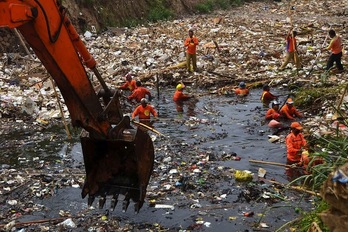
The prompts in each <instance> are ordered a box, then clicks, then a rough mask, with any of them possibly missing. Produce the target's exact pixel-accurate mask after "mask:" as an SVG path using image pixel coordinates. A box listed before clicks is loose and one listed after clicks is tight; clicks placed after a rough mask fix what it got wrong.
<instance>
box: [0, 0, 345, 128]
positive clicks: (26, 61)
mask: <svg viewBox="0 0 348 232" xmlns="http://www.w3.org/2000/svg"><path fill="white" fill-rule="evenodd" d="M294 4H296V5H294V6H293V7H292V8H291V10H290V11H289V4H288V3H287V2H257V3H255V2H253V3H247V4H245V5H244V6H242V8H239V7H237V8H235V9H232V10H230V11H226V12H224V11H220V12H216V13H214V14H212V15H199V16H192V17H190V18H189V19H178V20H174V21H169V22H160V23H153V24H149V25H148V26H146V27H145V26H139V27H136V28H124V29H122V30H116V29H115V30H112V28H111V29H110V30H109V31H107V32H105V33H103V34H100V35H97V34H95V33H93V32H88V31H87V32H86V33H84V35H81V36H82V37H83V40H84V41H85V43H86V45H87V47H88V49H89V51H90V52H91V53H92V55H93V56H94V57H95V58H96V60H97V62H98V68H99V70H100V73H102V74H103V77H104V78H105V81H106V83H107V84H108V85H109V86H110V87H111V88H112V87H113V86H116V85H119V84H120V83H122V82H123V81H124V79H123V76H124V75H125V74H126V73H128V72H131V73H133V74H134V75H135V76H136V78H137V79H141V80H142V81H143V82H146V83H145V85H147V86H155V84H156V80H157V78H159V83H160V85H161V86H170V87H173V86H174V85H176V84H177V83H178V82H179V81H183V82H184V83H185V84H187V85H191V86H195V87H199V88H204V89H206V90H208V91H209V92H210V93H219V94H222V93H223V91H219V89H220V88H224V89H228V88H230V87H231V86H235V85H236V84H237V83H239V82H240V81H244V82H246V83H248V85H249V86H251V88H252V87H253V86H256V87H257V86H260V83H261V84H262V83H266V82H267V83H270V86H284V87H285V88H286V87H287V86H290V85H299V86H308V87H310V86H311V85H313V86H318V85H319V86H320V85H322V81H321V80H322V74H323V71H322V70H323V67H324V66H325V63H326V59H327V58H328V54H323V53H321V48H322V47H325V46H327V45H328V41H327V42H326V43H325V44H324V42H325V39H326V40H327V32H328V30H329V29H330V28H334V29H336V30H337V32H338V33H339V34H342V35H343V34H344V33H345V32H346V28H345V23H344V20H345V16H344V15H345V11H344V9H345V6H344V3H337V4H336V5H335V6H330V7H327V6H326V4H325V3H322V2H320V1H307V2H296V3H294ZM314 6H315V7H314ZM241 9H242V10H241ZM240 11H245V12H248V14H240ZM309 12H311V13H310V14H309ZM322 12H325V13H322ZM317 15H321V17H315V16H317ZM290 21H291V22H292V24H291V23H290ZM292 26H293V27H294V28H295V29H296V30H297V32H298V36H297V38H298V41H299V46H298V49H299V53H300V57H301V59H302V69H301V70H300V71H299V73H298V75H296V71H295V67H294V66H293V65H292V64H289V67H290V68H288V69H285V70H284V71H282V72H280V71H278V70H277V69H278V68H279V66H280V64H281V62H282V57H283V55H284V54H283V52H284V48H285V42H284V37H285V35H286V33H287V32H288V31H289V30H290V29H291V27H292ZM189 28H193V29H194V31H195V35H196V36H197V37H198V38H199V40H200V45H199V46H198V68H199V72H197V73H194V74H193V75H190V74H188V73H186V70H185V68H184V66H183V64H185V62H184V61H185V52H184V48H183V40H184V39H185V38H186V36H187V30H188V29H189ZM31 56H33V54H31ZM317 56H318V57H317ZM345 59H346V58H345V56H344V57H343V63H345ZM0 66H1V67H2V69H1V71H0V101H1V107H0V117H2V118H14V117H15V118H17V119H18V118H20V117H23V116H24V115H30V117H32V118H33V119H34V121H37V122H38V123H46V122H47V121H49V120H51V119H57V118H59V117H61V115H60V112H59V108H58V104H57V99H59V101H61V102H62V103H64V101H63V99H62V97H61V96H56V94H55V93H54V89H53V85H52V83H51V79H50V78H49V76H48V74H47V72H46V71H45V69H44V67H43V66H42V65H41V64H40V62H39V60H38V59H34V58H30V57H28V55H24V56H23V54H18V53H4V54H3V55H2V57H1V59H0ZM89 76H90V78H91V80H92V81H93V83H94V84H96V85H98V83H97V81H96V78H95V77H94V76H93V73H92V72H89ZM343 77H344V74H335V73H333V74H330V75H327V78H326V79H327V80H326V82H329V83H331V84H332V85H339V84H343V83H345V82H346V80H345V78H343ZM57 91H58V89H57ZM227 92H228V91H227ZM225 93H226V91H225ZM58 95H59V94H58ZM346 100H347V99H345V101H344V102H346ZM325 104H326V105H325V106H323V107H324V108H325V109H323V110H322V112H321V113H320V114H319V115H318V116H319V117H326V115H330V114H333V113H334V112H333V109H332V107H330V106H331V105H330V102H327V103H325ZM62 105H63V106H64V104H62ZM63 110H64V117H65V118H69V112H68V111H67V109H66V107H64V109H63ZM23 113H24V115H23ZM327 118H328V117H327ZM314 120H315V122H314V123H313V124H321V123H320V122H319V120H320V119H314ZM310 126H312V125H310ZM320 129H321V128H319V130H318V133H320Z"/></svg>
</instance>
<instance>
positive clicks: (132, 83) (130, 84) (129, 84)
mask: <svg viewBox="0 0 348 232" xmlns="http://www.w3.org/2000/svg"><path fill="white" fill-rule="evenodd" d="M136 88H137V85H136V84H135V80H131V81H126V83H124V84H123V85H121V86H120V89H124V90H130V91H132V92H133V91H134V90H135V89H136Z"/></svg>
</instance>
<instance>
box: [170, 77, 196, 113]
mask: <svg viewBox="0 0 348 232" xmlns="http://www.w3.org/2000/svg"><path fill="white" fill-rule="evenodd" d="M184 88H185V85H184V84H181V83H180V84H178V85H177V86H176V90H175V93H174V96H173V101H174V102H175V104H176V111H178V112H179V113H182V112H184V102H185V101H188V100H190V99H191V98H193V96H191V95H188V94H185V93H184Z"/></svg>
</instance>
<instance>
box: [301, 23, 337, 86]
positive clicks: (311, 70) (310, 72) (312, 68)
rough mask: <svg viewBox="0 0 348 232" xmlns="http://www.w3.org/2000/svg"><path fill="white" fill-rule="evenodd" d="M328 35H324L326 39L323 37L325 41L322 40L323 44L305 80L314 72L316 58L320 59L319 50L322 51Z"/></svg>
mask: <svg viewBox="0 0 348 232" xmlns="http://www.w3.org/2000/svg"><path fill="white" fill-rule="evenodd" d="M331 27H332V26H331V25H330V28H329V30H330V29H331ZM328 36H329V35H328V34H327V35H326V37H325V40H324V42H323V44H322V45H321V47H320V50H319V52H318V54H317V56H316V57H315V59H314V62H313V64H312V67H311V69H310V70H309V72H308V73H307V75H306V77H305V78H306V79H307V78H308V77H309V76H310V75H311V74H312V72H313V70H314V65H315V64H316V63H317V60H318V58H319V57H320V55H321V50H323V46H324V44H325V43H326V40H327V38H328Z"/></svg>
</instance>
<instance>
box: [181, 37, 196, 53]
mask: <svg viewBox="0 0 348 232" xmlns="http://www.w3.org/2000/svg"><path fill="white" fill-rule="evenodd" d="M192 41H193V43H192ZM184 45H185V47H187V49H186V52H187V53H188V54H196V47H197V45H198V39H197V37H196V36H193V37H192V38H190V37H187V38H186V39H185V42H184Z"/></svg>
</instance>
